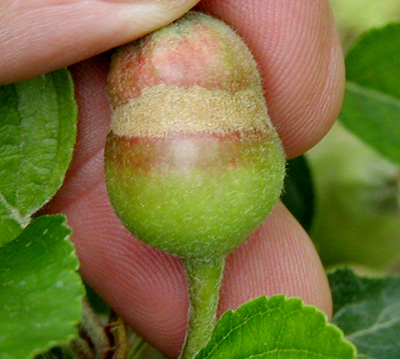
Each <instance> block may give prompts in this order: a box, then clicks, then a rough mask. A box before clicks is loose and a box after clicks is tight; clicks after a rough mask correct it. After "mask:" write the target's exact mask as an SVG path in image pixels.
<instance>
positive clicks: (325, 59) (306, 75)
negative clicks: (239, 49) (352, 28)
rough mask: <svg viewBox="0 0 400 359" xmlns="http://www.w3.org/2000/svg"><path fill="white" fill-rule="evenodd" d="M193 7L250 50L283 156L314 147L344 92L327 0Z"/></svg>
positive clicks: (220, 1) (231, 1)
mask: <svg viewBox="0 0 400 359" xmlns="http://www.w3.org/2000/svg"><path fill="white" fill-rule="evenodd" d="M196 9H199V10H201V11H205V12H208V13H210V14H212V15H214V16H216V17H219V18H221V19H223V20H224V21H226V22H227V23H228V24H230V25H231V26H232V27H233V28H234V29H236V31H237V32H238V33H239V35H241V36H242V37H243V39H244V40H245V41H246V43H247V44H248V46H249V47H250V49H251V50H252V52H253V54H254V56H255V58H256V61H257V63H258V64H259V69H260V71H261V73H262V77H263V80H264V82H263V85H264V91H265V97H266V99H267V103H268V106H269V113H270V116H271V119H272V121H273V123H274V125H275V127H276V128H277V130H278V132H279V134H280V137H281V139H282V141H283V143H284V147H285V151H286V154H287V156H288V158H291V157H296V156H297V155H299V154H301V153H303V152H305V151H306V150H308V149H309V148H311V147H312V146H314V145H315V144H316V143H317V142H318V141H319V140H320V139H321V138H322V137H323V135H324V134H326V132H327V131H328V130H329V129H330V127H331V125H332V123H333V122H334V121H335V120H336V118H337V116H338V113H339V111H340V107H341V104H342V99H343V93H344V63H343V54H342V50H341V45H340V40H339V35H338V32H337V29H336V26H335V22H334V19H333V16H332V13H331V10H330V6H329V3H328V1H327V0H296V1H293V0H274V1H265V0H254V1H237V0H205V1H202V2H201V3H200V4H199V5H198V6H197V7H196Z"/></svg>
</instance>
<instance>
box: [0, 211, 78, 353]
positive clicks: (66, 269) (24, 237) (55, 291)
mask: <svg viewBox="0 0 400 359" xmlns="http://www.w3.org/2000/svg"><path fill="white" fill-rule="evenodd" d="M70 234H71V230H70V229H69V228H68V227H67V226H66V225H65V218H64V217H63V216H59V215H56V216H42V217H39V218H38V219H36V220H34V221H33V222H32V223H31V224H30V225H29V226H28V227H27V228H26V229H25V230H24V232H23V233H22V234H21V235H20V236H19V237H17V238H16V239H15V240H13V241H11V242H9V243H7V244H5V245H4V246H2V247H1V248H0V306H1V307H2V308H3V309H2V310H1V311H0V358H1V359H21V358H31V357H33V356H34V355H36V354H39V353H41V352H43V351H45V350H47V349H49V348H51V347H52V346H54V345H56V344H64V343H66V342H67V341H68V340H69V339H71V338H72V336H74V335H76V331H77V329H76V328H75V325H76V324H77V323H78V322H79V321H80V319H81V313H82V304H81V303H82V297H83V295H84V288H83V285H82V282H81V279H80V277H79V275H78V273H77V272H76V270H77V269H78V265H79V263H78V260H77V258H76V257H75V255H74V249H73V246H72V244H71V242H69V241H68V238H69V236H70Z"/></svg>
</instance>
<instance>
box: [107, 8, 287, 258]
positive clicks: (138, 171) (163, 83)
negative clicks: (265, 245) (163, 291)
mask: <svg viewBox="0 0 400 359" xmlns="http://www.w3.org/2000/svg"><path fill="white" fill-rule="evenodd" d="M109 84H110V85H109V88H110V100H111V104H112V108H113V119H112V124H111V132H110V134H109V136H108V139H107V145H106V150H105V172H106V180H107V189H108V193H109V196H110V200H111V203H112V204H113V206H114V209H115V211H116V213H117V214H118V215H119V217H120V218H121V220H122V222H123V223H124V224H125V226H126V227H127V228H128V229H129V230H130V231H131V232H132V233H133V234H135V235H136V236H137V237H138V238H139V239H140V240H142V241H143V242H145V243H147V244H148V245H150V246H152V247H155V248H158V249H161V250H164V251H166V252H168V253H172V254H174V255H178V256H180V257H183V258H194V259H208V258H212V257H222V256H225V255H226V254H227V253H229V252H230V251H231V250H232V249H234V248H236V247H237V246H238V245H240V243H242V242H243V241H244V240H245V239H246V237H247V236H248V235H249V234H251V232H253V231H254V230H255V228H256V227H257V226H258V225H259V224H260V223H261V222H262V221H263V220H264V219H265V217H266V216H267V214H268V213H269V212H270V211H271V209H272V208H273V206H274V204H275V202H276V201H277V200H278V198H279V195H280V192H281V189H282V185H283V177H284V172H285V160H284V158H285V156H284V152H283V150H282V147H281V143H280V140H279V138H278V135H277V133H276V131H275V129H274V128H273V126H272V124H271V122H270V120H269V117H268V112H267V107H266V104H265V100H264V97H263V91H262V87H261V80H260V75H259V73H258V70H257V66H256V64H255V62H254V60H253V57H252V55H251V53H250V51H249V50H248V48H247V47H246V45H245V44H244V43H243V41H242V40H241V39H240V37H239V36H238V35H237V34H236V33H235V32H234V31H233V30H231V29H230V28H229V27H228V26H227V25H226V24H224V23H222V22H221V21H219V20H216V19H214V18H212V17H210V16H207V15H204V14H201V13H196V12H193V13H189V14H187V15H186V16H185V17H184V18H182V19H179V20H178V21H176V22H175V23H173V24H171V25H169V26H167V27H166V28H163V29H161V30H158V31H156V32H154V33H152V34H150V35H147V36H146V37H144V38H142V39H140V40H139V41H137V42H135V43H133V44H129V45H127V46H125V47H123V48H121V49H119V50H117V52H116V54H115V55H114V57H113V60H112V68H111V71H110V77H109Z"/></svg>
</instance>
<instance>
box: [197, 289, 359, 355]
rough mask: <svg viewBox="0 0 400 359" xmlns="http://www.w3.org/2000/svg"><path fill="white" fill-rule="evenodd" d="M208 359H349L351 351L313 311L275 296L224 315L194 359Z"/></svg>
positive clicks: (291, 300) (321, 315)
mask: <svg viewBox="0 0 400 359" xmlns="http://www.w3.org/2000/svg"><path fill="white" fill-rule="evenodd" d="M206 358H212V359H216V358H224V359H229V358H232V359H233V358H241V359H245V358H260V359H261V358H279V359H294V358H296V359H322V358H324V359H333V358H335V359H336V358H337V359H339V358H340V359H345V358H346V359H347V358H349V359H350V358H355V348H354V346H353V345H352V344H350V343H349V342H346V341H345V340H343V334H342V332H341V331H340V330H339V329H338V328H336V327H335V326H333V325H331V324H328V323H327V320H326V316H325V314H324V313H322V312H320V311H318V310H317V308H316V307H313V306H306V305H304V304H303V302H302V301H301V299H299V298H289V299H287V298H285V296H283V295H277V296H274V297H271V298H269V299H268V298H266V297H260V298H258V299H255V300H253V301H251V302H248V303H246V304H244V305H242V306H241V307H240V308H239V309H237V310H236V311H228V312H226V313H225V314H224V315H223V316H222V317H221V319H220V320H219V322H218V324H217V325H216V327H215V329H214V332H213V334H212V337H211V340H210V342H209V343H208V344H207V345H206V347H205V348H203V349H202V350H201V351H200V353H199V354H198V355H197V356H196V359H206Z"/></svg>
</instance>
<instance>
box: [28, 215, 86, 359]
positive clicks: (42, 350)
mask: <svg viewBox="0 0 400 359" xmlns="http://www.w3.org/2000/svg"><path fill="white" fill-rule="evenodd" d="M45 218H51V219H56V220H58V221H59V225H60V227H63V229H66V233H65V236H64V238H63V239H62V240H63V241H64V242H67V243H68V246H69V249H70V251H69V254H68V257H69V258H72V259H73V261H74V262H75V265H74V267H73V269H70V270H67V271H66V272H70V273H74V274H76V276H78V277H79V278H80V276H79V274H78V273H77V270H78V269H79V266H80V265H79V260H78V257H77V256H76V248H75V246H74V245H73V243H72V241H71V240H70V237H71V235H72V228H71V227H69V226H68V224H67V218H66V216H64V215H61V214H54V215H43V216H40V217H38V218H36V219H45ZM31 223H32V222H31ZM21 234H22V233H21ZM81 289H82V293H81V297H80V296H77V297H76V298H75V299H76V301H77V303H76V304H78V305H79V306H80V309H81V313H82V311H83V304H82V300H83V297H84V296H85V289H84V286H83V284H82V288H81ZM70 323H71V324H73V325H74V326H75V327H76V326H77V324H79V322H75V321H72V320H71V322H70ZM77 335H78V328H77V327H76V333H75V334H70V335H69V336H67V337H66V338H65V339H64V340H63V341H56V340H52V341H49V342H47V343H46V344H45V345H43V346H42V347H40V348H35V349H33V350H32V352H31V353H30V354H29V355H28V357H27V358H26V359H31V358H34V357H35V356H37V355H39V354H43V353H45V352H47V351H49V350H50V349H52V348H54V347H56V346H61V345H66V344H68V343H70V342H71V340H72V339H74V338H76V336H77Z"/></svg>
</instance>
